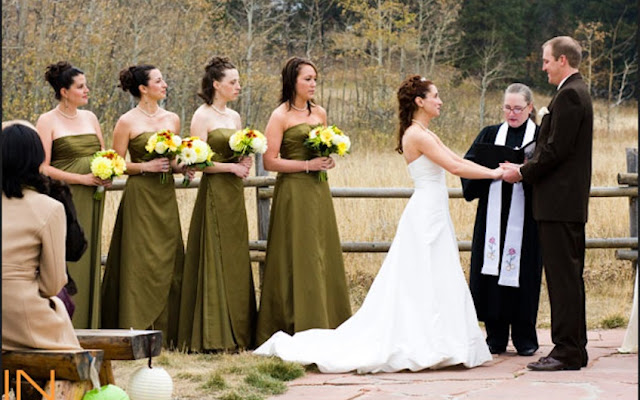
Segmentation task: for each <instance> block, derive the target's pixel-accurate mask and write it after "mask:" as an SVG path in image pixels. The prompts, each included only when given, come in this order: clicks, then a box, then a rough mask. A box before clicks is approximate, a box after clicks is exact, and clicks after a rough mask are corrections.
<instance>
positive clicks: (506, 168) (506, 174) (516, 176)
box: [499, 161, 522, 183]
mask: <svg viewBox="0 0 640 400" xmlns="http://www.w3.org/2000/svg"><path fill="white" fill-rule="evenodd" d="M520 167H522V164H514V163H510V162H509V161H505V162H503V163H500V167H499V168H500V169H501V170H502V180H503V181H505V182H508V183H517V182H520V181H521V180H522V175H520V171H519V169H520Z"/></svg>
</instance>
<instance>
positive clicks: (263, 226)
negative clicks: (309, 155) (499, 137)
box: [102, 149, 638, 266]
mask: <svg viewBox="0 0 640 400" xmlns="http://www.w3.org/2000/svg"><path fill="white" fill-rule="evenodd" d="M626 155H627V172H626V173H619V174H618V184H619V186H617V187H592V188H591V192H590V196H591V197H628V198H629V221H630V226H629V236H628V237H615V238H587V240H586V247H587V248H588V249H611V248H613V249H617V250H616V258H618V259H624V260H631V261H633V262H634V264H635V263H636V262H637V258H638V150H637V149H627V151H626ZM256 173H257V176H255V177H250V178H247V179H245V181H244V185H245V187H255V188H256V192H255V194H256V200H257V210H256V212H257V219H258V240H250V241H249V249H250V251H251V260H252V261H259V262H260V263H261V264H262V262H263V261H264V254H265V251H266V249H267V233H268V227H269V214H270V208H271V207H270V201H271V197H273V185H274V184H275V181H276V178H275V176H268V175H267V172H266V171H265V170H264V169H263V168H262V160H261V158H260V156H257V157H256ZM199 184H200V178H196V179H194V180H193V181H192V182H191V184H190V185H189V186H188V187H186V188H185V187H184V186H182V178H178V177H176V179H175V187H176V189H190V188H197V187H198V186H199ZM123 188H124V181H122V180H120V181H117V182H114V184H113V186H112V187H111V188H110V189H109V190H122V189H123ZM412 194H413V189H412V188H366V187H364V188H357V187H347V188H331V195H332V196H333V197H340V198H377V199H379V198H387V199H397V198H409V197H411V195H412ZM449 198H452V199H458V198H463V196H462V189H454V188H449ZM390 245H391V242H342V251H343V252H347V253H377V252H386V251H388V250H389V247H390ZM458 247H459V249H460V251H470V250H471V241H469V240H460V241H458ZM102 259H103V263H104V261H105V260H106V257H105V256H102ZM261 266H262V265H261Z"/></svg>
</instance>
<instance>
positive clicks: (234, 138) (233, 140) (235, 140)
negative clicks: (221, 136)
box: [229, 131, 244, 151]
mask: <svg viewBox="0 0 640 400" xmlns="http://www.w3.org/2000/svg"><path fill="white" fill-rule="evenodd" d="M243 137H244V135H243V134H242V131H238V132H236V133H234V134H233V135H231V137H230V138H229V147H231V150H233V151H241V150H242V147H241V146H240V142H241V141H242V138H243Z"/></svg>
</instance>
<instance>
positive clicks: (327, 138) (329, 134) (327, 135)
mask: <svg viewBox="0 0 640 400" xmlns="http://www.w3.org/2000/svg"><path fill="white" fill-rule="evenodd" d="M333 136H334V135H333V131H332V130H331V129H323V130H321V131H320V140H321V141H322V143H324V144H328V145H330V144H331V139H332V138H333Z"/></svg>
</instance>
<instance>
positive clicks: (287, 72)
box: [280, 57, 318, 115]
mask: <svg viewBox="0 0 640 400" xmlns="http://www.w3.org/2000/svg"><path fill="white" fill-rule="evenodd" d="M303 65H308V66H310V67H311V68H313V70H314V71H315V72H316V76H317V75H318V68H316V66H315V65H314V64H313V63H312V62H311V61H310V60H307V59H306V58H300V57H291V58H290V59H289V60H287V63H286V64H285V65H284V68H282V95H281V96H280V104H282V103H289V109H291V102H292V101H293V99H294V97H295V95H296V81H297V80H298V74H299V73H300V68H302V66H303ZM312 106H313V103H312V102H311V101H307V108H308V109H309V115H311V107H312Z"/></svg>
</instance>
